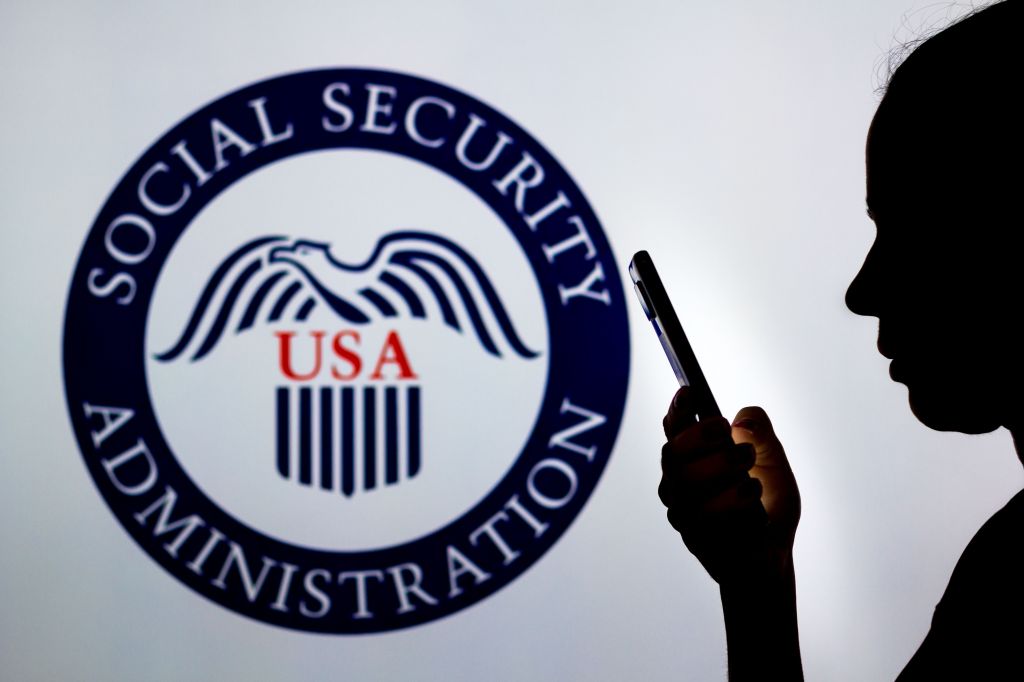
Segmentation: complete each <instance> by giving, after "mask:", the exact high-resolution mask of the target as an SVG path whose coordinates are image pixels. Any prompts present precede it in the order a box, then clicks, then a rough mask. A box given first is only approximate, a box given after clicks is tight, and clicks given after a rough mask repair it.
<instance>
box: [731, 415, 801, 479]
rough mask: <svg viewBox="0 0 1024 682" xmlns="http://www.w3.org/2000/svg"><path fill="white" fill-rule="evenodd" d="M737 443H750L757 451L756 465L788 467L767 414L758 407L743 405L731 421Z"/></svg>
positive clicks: (782, 449) (783, 450)
mask: <svg viewBox="0 0 1024 682" xmlns="http://www.w3.org/2000/svg"><path fill="white" fill-rule="evenodd" d="M732 427H733V428H732V437H733V440H734V441H736V442H737V443H750V444H752V445H753V446H754V449H755V451H756V452H757V466H759V467H776V468H779V467H781V468H784V469H788V468H789V462H788V461H787V459H786V451H785V449H784V448H783V447H782V443H781V442H779V439H778V437H777V436H776V435H775V429H774V428H773V427H772V422H771V420H770V419H769V418H768V415H767V414H766V413H765V411H764V410H762V409H761V408H760V407H744V408H743V409H742V410H740V411H739V412H738V413H737V414H736V418H735V419H734V420H733V422H732Z"/></svg>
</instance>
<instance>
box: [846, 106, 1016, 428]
mask: <svg viewBox="0 0 1024 682" xmlns="http://www.w3.org/2000/svg"><path fill="white" fill-rule="evenodd" d="M905 101H906V102H907V104H904V100H901V99H900V98H899V97H896V96H894V95H893V93H892V92H891V91H890V95H889V96H887V97H886V100H885V101H883V103H882V105H881V106H880V107H879V111H878V113H877V114H876V115H875V120H874V121H873V122H872V125H871V130H870V132H869V134H868V144H867V203H868V210H869V214H870V215H871V217H872V219H873V220H874V222H875V226H876V237H875V243H874V245H873V246H872V247H871V250H870V251H869V252H868V255H867V258H866V259H865V261H864V265H863V266H862V267H861V270H860V272H859V273H858V274H857V276H856V278H855V279H854V281H853V283H852V284H851V285H850V288H849V291H847V294H846V304H847V306H848V307H849V308H850V310H852V311H853V312H855V313H857V314H859V315H870V316H874V317H877V318H878V349H879V351H880V352H881V353H882V355H884V356H886V357H887V358H891V360H892V362H891V365H890V370H889V373H890V375H891V376H892V378H893V379H894V380H895V381H898V382H900V383H903V384H906V386H907V388H908V389H909V397H910V406H911V409H912V410H913V412H914V414H915V415H916V416H917V418H918V419H920V420H921V421H922V422H923V423H925V424H926V425H928V426H930V427H932V428H934V429H939V430H943V431H962V432H965V433H984V432H987V431H991V430H993V429H995V428H997V427H998V426H1000V425H1010V423H1011V421H1015V420H1016V415H1017V412H1018V410H1017V403H1018V402H1019V399H1018V398H1017V395H1016V392H1017V389H1018V386H1020V383H1021V378H1022V372H1021V370H1020V368H1021V365H1022V364H1024V363H1022V361H1021V356H1024V348H1022V347H1021V346H1020V344H1019V343H1017V335H1016V331H1015V327H1016V323H1017V319H1018V318H1019V317H1020V312H1021V309H1022V301H1021V300H1020V295H1019V293H1018V292H1019V290H1020V288H1021V287H1020V286H1019V284H1018V281H1019V280H1020V278H1021V277H1022V276H1024V268H1022V267H1021V265H1020V263H1021V262H1022V257H1024V254H1021V253H1020V249H1019V245H1020V241H1021V240H1020V239H1019V238H1018V236H1017V233H1018V232H1020V231H1021V230H1022V229H1024V221H1022V220H1021V218H1020V213H1019V211H1021V210H1022V209H1021V208H1018V207H1017V206H1015V205H1013V202H1012V201H1011V197H1010V196H1006V194H1005V187H1004V189H1002V190H1000V189H998V188H997V186H996V185H1000V184H1001V183H996V184H995V185H994V184H993V182H992V178H994V177H997V176H998V174H999V173H1000V172H1001V171H998V167H997V164H998V159H997V156H998V154H999V152H998V149H989V148H979V146H985V147H987V146H990V145H991V140H988V139H986V140H978V139H974V138H973V137H972V129H973V124H971V123H970V122H967V121H964V120H962V119H960V120H957V119H956V117H951V116H950V115H949V114H948V108H946V107H943V106H941V105H935V104H934V103H931V104H928V105H922V104H921V103H920V102H919V100H918V99H915V98H906V100H905ZM910 102H912V104H910ZM951 119H952V120H951ZM986 137H991V136H990V135H987V136H986ZM1014 195H1016V196H1019V195H1020V191H1019V189H1018V191H1017V192H1015V193H1014Z"/></svg>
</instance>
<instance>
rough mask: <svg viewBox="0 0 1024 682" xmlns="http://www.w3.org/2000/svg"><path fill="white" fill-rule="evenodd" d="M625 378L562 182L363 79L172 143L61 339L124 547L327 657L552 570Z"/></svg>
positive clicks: (533, 153) (604, 282)
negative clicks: (300, 637) (329, 650)
mask: <svg viewBox="0 0 1024 682" xmlns="http://www.w3.org/2000/svg"><path fill="white" fill-rule="evenodd" d="M628 358H629V348H628V330H627V323H626V313H625V307H624V302H623V293H622V286H621V282H620V280H619V277H618V275H617V268H616V260H615V259H614V257H613V255H612V253H611V250H610V248H609V246H608V243H607V240H606V238H605V236H604V234H603V233H602V231H601V228H600V225H599V223H598V221H597V218H596V216H595V215H594V213H593V211H592V210H591V208H590V206H589V205H588V203H587V201H586V199H585V198H584V196H583V194H582V193H581V192H580V190H579V188H577V186H576V185H575V184H574V182H573V181H572V179H571V178H570V177H569V176H568V174H567V173H566V172H565V171H564V170H563V169H562V168H561V166H560V165H559V164H558V163H557V162H556V161H555V159H554V158H553V157H552V156H551V155H550V154H549V153H548V152H547V151H546V150H545V149H544V148H543V147H542V146H541V145H540V144H539V143H538V142H537V141H536V140H534V139H533V138H532V137H530V135H528V134H527V133H526V132H525V131H524V130H523V129H521V128H520V127H519V126H517V125H516V124H514V123H513V122H512V121H510V120H509V119H507V118H506V117H505V116H503V115H502V114H500V113H498V112H497V111H495V110H494V109H493V108H491V107H489V106H487V105H485V104H483V103H481V102H480V101H478V100H476V99H474V98H472V97H470V96H468V95H466V94H464V93H461V92H459V91H456V90H454V89H451V88H449V87H446V86H443V85H440V84H438V83H434V82H431V81H428V80H425V79H422V78H417V77H413V76H409V75H403V74H398V73H392V72H386V71H376V70H363V69H331V70H319V71H309V72H300V73H296V74H291V75H285V76H281V77H278V78H273V79H270V80H267V81H263V82H260V83H257V84H254V85H251V86H248V87H245V88H243V89H241V90H239V91H236V92H234V93H231V94H229V95H226V96H224V97H223V98H221V99H219V100H217V101H215V102H213V103H211V104H209V105H207V106H205V107H204V108H202V109H200V110H199V111H197V112H196V113H194V114H192V115H191V116H189V117H188V118H186V119H185V120H184V121H182V122H181V123H180V124H178V125H177V126H175V127H174V128H173V129H171V130H170V131H169V132H168V133H167V134H166V135H164V136H163V137H162V138H161V139H160V140H158V141H157V142H156V143H155V144H154V145H153V146H152V147H151V148H150V149H148V150H147V151H146V152H145V153H144V154H143V155H142V157H141V158H140V159H139V161H138V162H137V163H136V164H135V165H134V166H132V168H131V169H130V170H129V171H128V172H127V173H126V174H125V176H124V177H123V178H122V180H121V181H120V182H119V184H118V185H117V187H116V188H115V190H114V192H113V193H112V194H111V196H110V197H109V199H108V200H107V202H106V204H105V205H104V206H103V208H102V210H101V211H100V213H99V216H98V217H97V219H96V221H95V223H94V225H93V227H92V229H91V231H90V232H89V234H88V237H87V238H86V241H85V246H84V247H83V249H82V253H81V256H80V258H79V262H78V265H77V268H76V270H75V273H74V276H73V279H72V283H71V290H70V294H69V298H68V304H67V313H66V320H65V330H64V377H65V389H66V395H67V400H68V409H69V411H70V415H71V420H72V423H73V426H74V431H75V435H76V438H77V440H78V443H79V447H80V449H81V452H82V455H83V457H84V460H85V463H86V466H87V467H88V469H89V471H90V473H91V475H92V477H93V479H94V481H95V483H96V485H97V486H98V488H99V490H100V492H101V493H102V495H103V497H104V498H105V500H106V502H107V504H108V505H109V506H110V508H111V510H112V511H113V512H114V514H115V515H116V516H117V518H118V520H119V521H120V522H121V524H122V525H123V526H124V528H125V529H126V530H127V531H128V533H129V534H130V535H131V536H132V537H133V538H134V539H135V541H136V542H137V543H138V544H139V545H140V546H141V547H142V548H143V549H144V550H145V551H146V552H147V553H148V554H149V555H150V556H151V557H152V558H153V559H155V560H156V561H157V562H158V563H160V564H161V565H162V566H163V567H164V568H165V569H166V570H167V571H168V572H170V573H171V574H173V575H174V576H175V577H177V578H178V579H179V580H180V581H182V582H183V583H185V584H186V585H188V586H189V587H190V588H192V589H193V590H195V591H196V592H199V593H200V594H202V595H204V596H206V597H208V598H210V599H212V600H213V601H215V602H217V603H220V604H222V605H223V606H226V607H228V608H230V609H232V610H234V611H236V612H238V613H240V614H244V615H246V616H250V617H252V618H256V619H259V620H262V621H265V622H267V623H273V624H276V625H281V626H285V627H289V628H295V629H300V630H309V631H317V632H329V633H367V632H379V631H385V630H391V629H396V628H402V627H407V626H411V625H416V624H421V623H425V622H428V621H431V620H434V619H436V618H439V617H442V616H445V615H449V614H452V613H454V612H456V611H458V610H460V609H462V608H464V607H466V606H468V605H470V604H473V603H475V602H477V601H479V600H481V599H483V598H485V597H487V596H489V595H491V594H492V593H494V592H495V591H497V590H498V589H500V588H501V587H503V586H504V585H506V584H508V583H509V582H510V581H511V580H513V579H514V578H516V577H517V576H519V575H520V574H521V573H522V572H523V571H525V570H526V569H527V568H528V567H529V566H530V565H532V564H533V562H535V561H536V560H537V559H538V558H539V557H540V556H542V555H543V554H544V553H545V552H546V551H547V550H548V549H549V548H550V547H551V546H552V545H553V544H554V543H555V542H556V541H557V539H558V538H559V537H560V536H561V534H562V533H563V532H564V531H565V529H566V528H567V527H568V526H569V524H570V523H571V522H572V520H573V519H574V518H575V516H576V515H577V514H578V513H579V511H580V509H581V508H582V506H583V505H584V503H585V501H586V499H587V498H588V496H589V495H590V494H591V492H592V491H593V489H594V486H595V485H596V483H597V480H598V478H599V477H600V475H601V472H602V470H603V468H604V466H605V463H606V461H607V459H608V456H609V454H610V451H611V448H612V445H613V443H614V440H615V436H616V433H617V431H618V428H619V425H620V421H621V415H622V410H623V404H624V400H625V390H626V384H627V378H628Z"/></svg>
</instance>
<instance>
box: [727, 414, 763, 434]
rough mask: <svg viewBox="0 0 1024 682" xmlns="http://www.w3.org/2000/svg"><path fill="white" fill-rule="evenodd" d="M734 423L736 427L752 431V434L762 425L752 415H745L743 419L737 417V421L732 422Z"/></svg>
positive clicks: (748, 431)
mask: <svg viewBox="0 0 1024 682" xmlns="http://www.w3.org/2000/svg"><path fill="white" fill-rule="evenodd" d="M732 425H733V427H734V428H737V429H743V430H744V431H746V432H747V433H750V434H754V433H757V430H758V428H759V427H760V424H758V423H757V421H755V420H754V419H751V418H750V417H744V418H743V419H737V420H736V421H734V422H733V423H732Z"/></svg>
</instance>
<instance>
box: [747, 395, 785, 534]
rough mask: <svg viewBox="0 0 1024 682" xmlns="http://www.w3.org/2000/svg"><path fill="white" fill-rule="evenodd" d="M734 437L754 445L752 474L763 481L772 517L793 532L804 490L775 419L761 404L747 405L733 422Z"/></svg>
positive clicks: (764, 493)
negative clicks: (797, 479) (776, 426)
mask: <svg viewBox="0 0 1024 682" xmlns="http://www.w3.org/2000/svg"><path fill="white" fill-rule="evenodd" d="M732 437H733V440H735V441H736V442H737V443H750V444H752V445H753V446H754V452H755V455H756V456H755V459H754V466H753V467H751V469H750V475H751V476H753V477H755V478H757V479H758V480H759V481H761V485H762V490H763V492H762V494H761V502H762V503H763V504H764V507H765V510H766V511H767V512H768V516H769V518H771V519H772V520H773V521H774V522H776V524H778V525H779V526H780V527H781V528H782V529H784V530H785V532H786V533H788V534H790V536H791V535H792V533H793V532H794V531H795V530H796V525H797V523H798V521H799V519H800V492H799V490H798V489H797V485H796V479H795V478H794V476H793V470H792V469H791V468H790V466H789V460H787V459H786V451H785V449H783V447H782V443H781V442H779V439H778V437H777V436H776V435H775V429H774V428H773V427H772V422H771V420H770V419H769V418H768V415H767V414H766V413H765V411H764V410H762V409H761V408H760V407H744V408H743V409H742V410H740V411H739V412H738V413H737V414H736V418H735V419H734V420H733V422H732Z"/></svg>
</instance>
